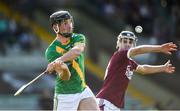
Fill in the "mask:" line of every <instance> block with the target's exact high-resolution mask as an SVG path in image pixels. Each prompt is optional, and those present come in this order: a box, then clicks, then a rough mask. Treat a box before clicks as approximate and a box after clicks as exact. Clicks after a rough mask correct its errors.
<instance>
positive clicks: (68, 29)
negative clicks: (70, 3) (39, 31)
mask: <svg viewBox="0 0 180 111" xmlns="http://www.w3.org/2000/svg"><path fill="white" fill-rule="evenodd" d="M58 25H59V29H60V32H61V33H72V31H73V23H72V20H71V19H67V20H64V21H62V22H61V23H60V24H58Z"/></svg>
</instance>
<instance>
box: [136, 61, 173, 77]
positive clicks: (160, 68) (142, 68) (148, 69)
mask: <svg viewBox="0 0 180 111" xmlns="http://www.w3.org/2000/svg"><path fill="white" fill-rule="evenodd" d="M174 71H175V67H174V66H172V64H171V63H170V60H168V61H167V62H166V63H165V64H164V65H138V67H137V69H136V70H135V72H137V73H139V74H155V73H160V72H165V73H169V74H171V73H174Z"/></svg>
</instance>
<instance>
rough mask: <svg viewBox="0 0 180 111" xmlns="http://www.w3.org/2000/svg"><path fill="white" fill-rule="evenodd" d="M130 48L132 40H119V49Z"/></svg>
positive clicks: (132, 44)
mask: <svg viewBox="0 0 180 111" xmlns="http://www.w3.org/2000/svg"><path fill="white" fill-rule="evenodd" d="M131 47H134V40H133V39H130V38H123V39H120V42H119V48H121V49H129V48H131Z"/></svg>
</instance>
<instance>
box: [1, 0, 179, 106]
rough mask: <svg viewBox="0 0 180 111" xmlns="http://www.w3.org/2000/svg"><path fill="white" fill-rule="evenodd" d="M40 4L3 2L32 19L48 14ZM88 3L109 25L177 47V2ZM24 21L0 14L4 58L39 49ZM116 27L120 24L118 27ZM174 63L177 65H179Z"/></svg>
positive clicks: (97, 0) (109, 0)
mask: <svg viewBox="0 0 180 111" xmlns="http://www.w3.org/2000/svg"><path fill="white" fill-rule="evenodd" d="M40 1H42V0H40ZM40 1H39V0H38V1H36V0H15V1H12V0H4V2H6V3H8V4H10V6H11V8H12V9H13V10H16V11H19V12H21V13H22V14H23V15H24V16H27V17H28V18H30V19H34V11H36V10H41V11H43V12H46V14H47V15H50V10H49V8H52V7H47V5H50V4H41V2H40ZM46 1H48V0H46ZM57 1H58V0H57ZM64 1H66V0H64ZM68 1H70V0H68ZM75 1H76V0H75ZM87 1H89V2H91V3H92V4H93V5H94V6H95V7H97V10H96V11H97V13H98V15H100V16H101V18H104V19H106V18H110V19H111V20H112V21H108V22H109V23H112V24H117V23H123V24H125V25H127V26H130V27H135V26H136V25H141V26H142V27H143V35H145V37H151V38H155V39H156V40H157V41H158V44H160V43H164V42H169V41H173V42H175V43H177V44H178V45H179V46H180V2H179V1H178V0H87ZM97 17H98V16H97ZM25 22H26V21H25ZM25 22H24V24H20V23H18V22H16V21H15V20H14V19H12V18H8V17H7V16H6V15H4V14H3V13H1V12H0V55H2V56H6V55H7V54H8V52H9V51H11V50H16V51H17V52H19V51H20V52H23V53H27V54H29V53H31V52H32V51H33V50H34V49H38V48H39V47H40V46H39V45H40V43H39V42H40V41H39V38H38V37H37V36H36V34H35V33H34V32H33V31H32V30H31V29H30V28H29V27H28V26H26V25H25ZM118 26H121V25H120V24H118ZM177 59H178V60H179V61H180V51H178V52H177V53H176V55H175V60H177ZM176 63H177V64H179V63H180V62H176ZM177 70H180V69H177ZM3 75H6V76H3ZM0 76H1V78H0V79H3V78H4V80H5V79H7V81H11V82H13V80H9V77H10V76H8V74H3V71H0ZM10 79H11V78H10ZM2 81H3V80H2ZM3 84H4V85H3ZM12 84H14V83H12ZM21 84H22V83H21ZM5 85H7V83H6V82H4V83H2V84H1V85H0V87H1V88H4V87H3V86H5ZM16 86H17V85H16ZM5 89H7V88H4V91H5ZM16 89H17V88H16ZM2 90H3V89H2ZM8 90H12V88H8ZM4 93H6V92H4ZM47 94H48V93H47V91H46V90H44V91H43V95H42V98H41V99H40V106H42V107H44V108H45V109H48V108H46V106H47V107H52V106H48V105H49V103H48V102H51V103H52V101H50V97H49V95H48V96H47ZM46 97H47V98H46ZM44 101H47V104H48V105H47V104H46V103H43V102H44ZM159 106H160V105H159V104H157V107H159ZM51 109H52V108H51ZM159 109H160V108H159Z"/></svg>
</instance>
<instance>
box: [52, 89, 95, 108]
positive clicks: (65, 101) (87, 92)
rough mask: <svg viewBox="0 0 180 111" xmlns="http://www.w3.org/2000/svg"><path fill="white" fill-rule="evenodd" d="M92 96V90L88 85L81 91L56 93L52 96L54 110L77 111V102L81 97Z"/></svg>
mask: <svg viewBox="0 0 180 111" xmlns="http://www.w3.org/2000/svg"><path fill="white" fill-rule="evenodd" d="M89 97H94V98H95V96H94V94H93V92H92V91H91V89H90V88H89V87H86V88H85V89H84V91H83V92H81V93H76V94H58V95H56V94H55V96H54V107H53V110H54V111H67V110H68V111H75V110H76V111H77V109H78V106H79V103H80V101H81V100H82V99H85V98H89Z"/></svg>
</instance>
